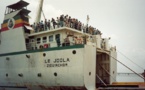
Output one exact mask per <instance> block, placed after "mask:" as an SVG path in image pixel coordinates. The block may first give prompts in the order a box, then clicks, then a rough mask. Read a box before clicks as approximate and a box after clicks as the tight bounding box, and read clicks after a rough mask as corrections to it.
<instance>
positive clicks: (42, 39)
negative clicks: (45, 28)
mask: <svg viewBox="0 0 145 90" xmlns="http://www.w3.org/2000/svg"><path fill="white" fill-rule="evenodd" d="M57 35H58V34H57ZM57 35H56V36H57ZM59 36H60V35H59ZM55 38H57V37H55ZM59 38H60V37H59ZM47 41H48V42H53V41H54V36H53V35H50V36H48V37H47V36H44V37H42V38H41V37H40V38H36V43H37V44H40V43H41V42H42V43H47ZM30 42H31V43H33V42H34V39H31V41H30Z"/></svg>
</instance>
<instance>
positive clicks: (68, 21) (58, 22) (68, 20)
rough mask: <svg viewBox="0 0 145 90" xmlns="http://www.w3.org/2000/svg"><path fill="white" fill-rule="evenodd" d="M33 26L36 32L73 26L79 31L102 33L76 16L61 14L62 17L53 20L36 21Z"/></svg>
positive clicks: (93, 33)
mask: <svg viewBox="0 0 145 90" xmlns="http://www.w3.org/2000/svg"><path fill="white" fill-rule="evenodd" d="M31 27H32V28H33V29H34V30H35V32H41V31H46V30H52V29H56V28H60V27H69V28H73V29H76V30H79V31H82V32H84V33H89V34H92V35H96V34H100V35H101V32H100V30H98V29H96V28H94V27H92V26H88V24H86V25H85V24H84V23H82V22H81V21H79V20H78V19H76V18H72V17H71V16H68V15H60V17H57V18H56V19H54V18H52V19H51V20H50V19H49V20H47V19H45V20H44V21H43V20H42V21H40V22H38V23H34V24H33V25H31Z"/></svg>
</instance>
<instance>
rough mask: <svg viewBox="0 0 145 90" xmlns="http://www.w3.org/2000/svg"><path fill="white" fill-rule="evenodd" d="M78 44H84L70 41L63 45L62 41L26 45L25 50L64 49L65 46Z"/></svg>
mask: <svg viewBox="0 0 145 90" xmlns="http://www.w3.org/2000/svg"><path fill="white" fill-rule="evenodd" d="M78 44H84V43H75V42H74V41H70V42H69V43H65V42H64V41H60V42H56V41H53V42H48V43H40V44H36V43H27V44H26V49H27V50H37V49H42V48H54V47H60V48H61V47H66V46H74V45H78Z"/></svg>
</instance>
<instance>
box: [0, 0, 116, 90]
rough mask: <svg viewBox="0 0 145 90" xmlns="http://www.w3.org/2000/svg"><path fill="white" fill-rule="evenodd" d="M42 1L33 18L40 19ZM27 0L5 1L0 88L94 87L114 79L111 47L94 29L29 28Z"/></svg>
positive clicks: (66, 89) (89, 89)
mask: <svg viewBox="0 0 145 90" xmlns="http://www.w3.org/2000/svg"><path fill="white" fill-rule="evenodd" d="M42 3H43V0H41V3H40V7H41V8H40V10H39V13H38V17H37V22H40V18H41V12H42V10H41V9H42ZM28 5H29V3H28V2H26V1H23V0H20V1H18V2H16V3H14V4H11V5H8V6H7V7H6V10H5V17H4V20H3V22H2V24H1V29H0V72H1V73H0V89H1V90H4V89H6V90H24V89H26V90H96V88H97V87H98V86H100V85H103V86H106V85H110V84H112V83H113V82H116V75H117V61H116V59H117V52H116V46H110V45H109V40H110V38H109V37H108V38H103V37H102V36H101V35H102V34H101V33H100V32H96V33H94V31H93V33H92V31H83V30H81V29H79V30H78V29H76V28H72V27H68V26H66V25H64V26H59V27H56V28H53V29H50V30H48V28H47V29H46V30H44V28H43V30H38V31H37V32H36V31H35V30H34V28H33V26H31V24H30V23H29V13H30V12H31V11H30V10H28V9H27V6H28Z"/></svg>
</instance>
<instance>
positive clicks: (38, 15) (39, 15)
mask: <svg viewBox="0 0 145 90" xmlns="http://www.w3.org/2000/svg"><path fill="white" fill-rule="evenodd" d="M43 1H44V0H40V2H39V6H38V11H37V16H36V20H35V23H38V22H40V19H41V11H42V7H43Z"/></svg>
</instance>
